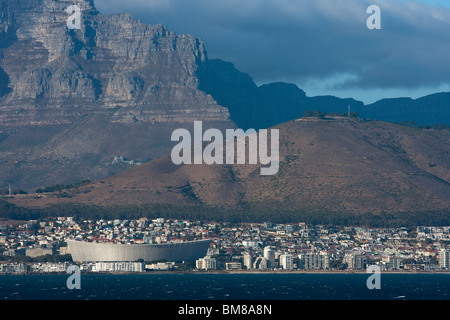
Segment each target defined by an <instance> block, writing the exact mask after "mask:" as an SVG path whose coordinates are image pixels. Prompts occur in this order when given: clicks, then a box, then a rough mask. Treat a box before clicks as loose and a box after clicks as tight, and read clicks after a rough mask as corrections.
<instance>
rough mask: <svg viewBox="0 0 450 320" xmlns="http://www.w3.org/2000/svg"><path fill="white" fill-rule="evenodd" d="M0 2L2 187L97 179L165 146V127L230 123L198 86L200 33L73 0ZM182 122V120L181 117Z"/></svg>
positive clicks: (149, 156) (87, 0) (153, 155)
mask: <svg viewBox="0 0 450 320" xmlns="http://www.w3.org/2000/svg"><path fill="white" fill-rule="evenodd" d="M76 4H77V5H78V6H79V7H80V9H81V24H80V27H81V29H79V30H77V29H74V30H70V29H69V28H68V27H67V19H68V17H69V16H70V14H69V13H67V12H66V9H67V8H68V7H69V6H71V5H73V1H66V0H62V1H61V0H58V1H55V0H20V1H17V0H0V137H2V138H1V139H0V188H3V187H4V186H7V185H8V184H12V185H13V187H14V188H22V189H24V190H27V191H31V192H33V191H34V190H35V189H36V188H38V187H43V186H49V185H54V184H57V183H73V182H77V181H81V180H85V179H91V180H93V179H98V178H102V177H106V176H109V175H111V174H114V173H117V172H120V171H122V170H125V169H128V168H129V166H127V165H124V164H115V165H111V161H112V159H113V158H114V156H123V157H124V158H127V159H132V160H136V161H139V162H145V161H148V160H150V159H154V158H157V157H160V156H162V155H165V154H167V153H169V152H170V148H171V144H172V142H171V139H170V137H171V132H172V131H173V130H174V129H176V128H178V127H180V126H184V127H188V128H189V127H190V124H189V122H192V121H194V120H202V121H205V122H210V125H211V126H213V127H216V128H221V127H227V128H230V127H234V123H233V122H232V121H231V120H230V116H229V111H228V109H227V108H225V107H222V106H221V105H219V104H218V103H217V102H216V100H214V99H213V98H212V97H211V96H210V95H208V94H207V93H205V92H203V91H201V90H199V88H198V87H199V80H198V77H197V71H198V69H199V68H200V66H201V65H202V64H204V63H205V61H206V60H207V55H206V50H205V48H204V45H203V43H202V41H201V40H199V39H196V38H195V37H193V36H188V35H178V34H175V33H174V32H172V31H170V30H168V29H167V28H166V27H165V26H163V25H147V24H144V23H142V22H140V21H138V20H136V19H134V18H133V17H131V16H130V15H129V14H116V15H111V16H105V15H102V14H100V13H99V12H98V11H97V10H96V8H95V6H94V3H93V1H92V0H80V1H77V2H76ZM182 123H184V124H182Z"/></svg>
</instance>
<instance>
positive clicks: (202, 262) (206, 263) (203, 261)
mask: <svg viewBox="0 0 450 320" xmlns="http://www.w3.org/2000/svg"><path fill="white" fill-rule="evenodd" d="M195 266H196V268H197V269H199V270H215V269H217V261H216V259H214V258H211V257H208V256H207V257H204V258H200V259H198V260H197V261H196V262H195Z"/></svg>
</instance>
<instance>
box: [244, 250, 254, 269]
mask: <svg viewBox="0 0 450 320" xmlns="http://www.w3.org/2000/svg"><path fill="white" fill-rule="evenodd" d="M244 266H245V267H247V269H252V268H253V257H252V254H251V253H250V252H244Z"/></svg>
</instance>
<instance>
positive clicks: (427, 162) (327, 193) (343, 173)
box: [14, 118, 450, 214]
mask: <svg viewBox="0 0 450 320" xmlns="http://www.w3.org/2000/svg"><path fill="white" fill-rule="evenodd" d="M277 128H278V129H280V170H279V172H278V174H277V175H274V176H261V175H260V174H259V166H258V165H228V166H227V165H223V166H222V165H213V166H208V165H182V166H175V165H173V164H172V162H171V159H170V156H167V157H163V158H160V159H157V160H154V161H151V162H149V163H147V164H145V165H142V166H139V167H136V168H133V169H130V170H128V171H125V172H122V173H120V174H117V175H115V176H112V177H110V178H106V179H103V180H101V181H96V182H93V183H91V184H89V185H86V186H84V187H81V188H79V189H78V190H71V191H70V190H69V191H67V192H68V193H70V194H71V196H72V198H61V197H57V196H56V195H50V194H48V195H45V196H44V197H43V198H41V199H36V198H35V197H34V196H25V197H18V198H15V199H14V202H15V203H16V204H18V205H23V206H27V207H41V206H46V205H48V204H53V203H62V202H71V203H83V204H97V205H116V204H120V205H126V204H151V203H160V204H173V205H181V206H184V205H191V204H205V205H213V206H231V207H234V206H240V205H242V204H245V203H257V204H262V205H265V206H273V207H282V208H286V209H305V210H314V209H324V210H330V211H344V212H351V213H375V214H376V213H382V212H387V213H395V212H405V211H410V212H422V211H429V210H448V209H449V208H450V160H449V159H450V132H449V131H448V130H425V129H418V128H410V127H404V126H399V125H394V124H390V123H384V122H378V121H359V120H349V119H346V118H329V119H322V120H319V119H315V118H310V119H298V120H294V121H290V122H287V123H284V124H281V125H279V126H277ZM204 129H205V128H204Z"/></svg>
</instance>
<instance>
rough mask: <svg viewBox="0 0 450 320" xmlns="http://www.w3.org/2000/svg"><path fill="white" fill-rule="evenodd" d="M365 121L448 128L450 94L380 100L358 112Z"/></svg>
mask: <svg viewBox="0 0 450 320" xmlns="http://www.w3.org/2000/svg"><path fill="white" fill-rule="evenodd" d="M358 112H359V113H360V116H361V117H363V118H365V119H377V120H383V121H389V122H396V123H402V122H411V123H414V124H416V125H424V126H430V125H438V124H441V123H442V124H445V125H447V126H450V92H442V93H435V94H431V95H428V96H425V97H422V98H419V99H411V98H395V99H382V100H379V101H377V102H375V103H373V104H369V105H366V106H364V107H363V108H360V109H359V110H358Z"/></svg>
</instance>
